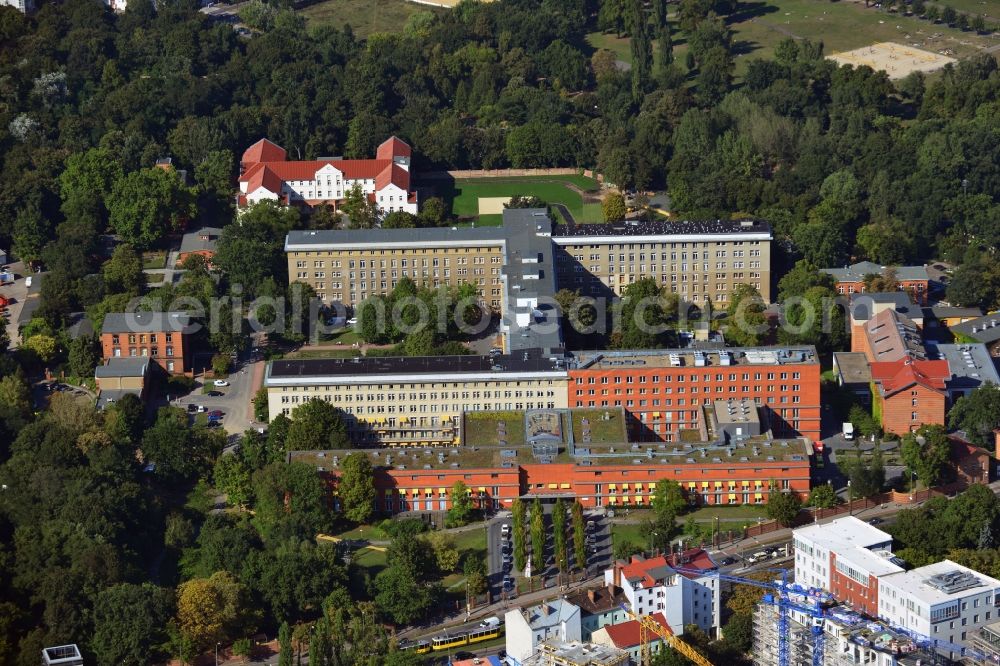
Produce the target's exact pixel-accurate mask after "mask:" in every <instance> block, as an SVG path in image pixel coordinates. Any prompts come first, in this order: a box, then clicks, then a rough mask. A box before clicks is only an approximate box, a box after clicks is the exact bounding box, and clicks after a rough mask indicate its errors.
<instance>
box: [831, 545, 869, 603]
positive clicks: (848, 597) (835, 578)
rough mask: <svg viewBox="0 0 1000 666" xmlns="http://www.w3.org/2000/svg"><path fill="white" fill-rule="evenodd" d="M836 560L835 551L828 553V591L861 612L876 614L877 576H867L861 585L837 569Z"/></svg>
mask: <svg viewBox="0 0 1000 666" xmlns="http://www.w3.org/2000/svg"><path fill="white" fill-rule="evenodd" d="M836 562H837V555H836V553H830V593H831V594H833V596H834V597H835V598H836V599H838V600H839V601H843V602H845V603H849V604H851V605H852V606H854V608H855V609H856V610H859V611H861V612H862V613H867V614H869V615H872V616H876V615H878V578H876V577H875V576H869V577H868V585H863V584H861V583H859V582H857V581H855V580H853V579H851V578H850V577H848V576H845V575H844V574H842V573H840V572H839V571H837V568H836Z"/></svg>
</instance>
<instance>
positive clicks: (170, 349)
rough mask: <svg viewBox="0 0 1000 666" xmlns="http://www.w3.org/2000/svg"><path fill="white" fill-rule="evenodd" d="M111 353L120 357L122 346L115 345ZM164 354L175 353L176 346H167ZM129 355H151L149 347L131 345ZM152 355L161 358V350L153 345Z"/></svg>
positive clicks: (170, 354) (171, 354)
mask: <svg viewBox="0 0 1000 666" xmlns="http://www.w3.org/2000/svg"><path fill="white" fill-rule="evenodd" d="M111 353H112V354H113V355H114V356H115V358H120V357H121V355H122V350H121V347H115V348H114V349H113V350H112V352H111ZM164 354H165V355H166V356H173V355H174V348H173V347H167V348H166V349H165V350H164ZM128 355H129V356H134V357H138V356H150V353H149V347H141V348H136V347H129V350H128ZM152 357H153V358H159V357H160V350H159V349H157V348H156V347H153V353H152Z"/></svg>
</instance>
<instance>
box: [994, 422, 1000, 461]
mask: <svg viewBox="0 0 1000 666" xmlns="http://www.w3.org/2000/svg"><path fill="white" fill-rule="evenodd" d="M993 448H994V451H993V454H994V455H995V456H997V457H998V458H1000V428H997V429H995V430H994V431H993Z"/></svg>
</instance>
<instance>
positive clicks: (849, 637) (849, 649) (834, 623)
mask: <svg viewBox="0 0 1000 666" xmlns="http://www.w3.org/2000/svg"><path fill="white" fill-rule="evenodd" d="M783 625H784V626H783ZM753 627H754V642H753V663H754V665H755V666H775V664H780V665H781V666H819V665H823V666H848V665H850V664H878V666H928V665H930V664H952V663H956V662H954V661H952V660H950V659H947V658H945V657H943V656H941V655H940V654H938V653H937V652H935V651H934V650H931V649H928V648H926V647H924V646H921V645H920V644H919V643H918V642H917V641H916V640H914V639H913V638H911V637H909V636H907V635H906V634H905V633H902V632H900V631H898V630H894V629H892V628H890V627H889V626H888V625H886V624H885V623H883V622H879V621H878V620H874V619H872V618H869V617H866V616H864V615H862V614H860V613H857V612H855V611H852V610H850V609H848V608H847V607H845V606H835V607H832V608H827V609H825V610H824V611H823V615H822V617H812V616H810V615H807V614H805V613H800V612H796V611H794V610H792V611H789V612H788V615H787V617H786V618H785V620H784V621H783V620H782V619H781V618H780V609H779V606H777V605H773V604H769V603H762V604H758V605H757V608H756V610H755V611H754V618H753ZM783 629H784V631H782V630H783ZM782 634H784V637H785V640H782Z"/></svg>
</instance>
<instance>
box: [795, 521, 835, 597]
mask: <svg viewBox="0 0 1000 666" xmlns="http://www.w3.org/2000/svg"><path fill="white" fill-rule="evenodd" d="M794 544H795V582H796V583H798V584H799V585H803V586H805V587H818V588H821V589H824V590H829V589H830V551H829V550H827V549H826V548H824V547H823V546H820V545H818V544H817V543H816V542H815V541H813V540H812V539H809V538H808V537H806V536H804V535H802V534H795V536H794Z"/></svg>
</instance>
